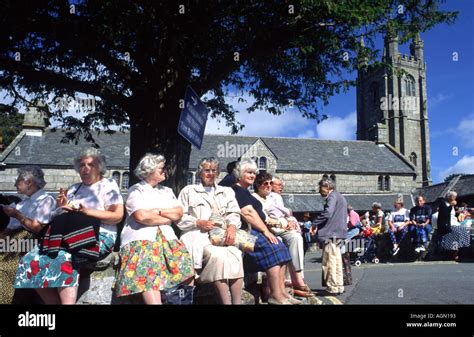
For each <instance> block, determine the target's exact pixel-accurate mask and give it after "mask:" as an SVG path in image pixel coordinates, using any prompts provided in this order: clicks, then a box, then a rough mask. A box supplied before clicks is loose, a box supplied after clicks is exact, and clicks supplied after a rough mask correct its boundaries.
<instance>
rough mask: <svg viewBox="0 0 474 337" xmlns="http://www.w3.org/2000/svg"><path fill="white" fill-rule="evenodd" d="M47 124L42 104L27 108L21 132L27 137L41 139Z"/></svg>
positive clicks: (46, 116) (38, 103)
mask: <svg viewBox="0 0 474 337" xmlns="http://www.w3.org/2000/svg"><path fill="white" fill-rule="evenodd" d="M47 123H48V115H47V113H46V111H45V109H44V104H43V103H42V102H37V103H35V104H31V105H29V106H28V108H27V111H26V113H25V118H24V120H23V131H25V134H26V135H27V136H35V137H41V136H42V135H43V132H44V130H45V129H46V126H47Z"/></svg>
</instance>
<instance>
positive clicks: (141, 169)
mask: <svg viewBox="0 0 474 337" xmlns="http://www.w3.org/2000/svg"><path fill="white" fill-rule="evenodd" d="M164 162H166V159H165V157H163V156H162V155H156V154H151V153H147V154H145V155H144V156H143V158H142V159H140V161H139V162H138V165H137V167H136V168H135V171H134V173H135V175H136V176H137V177H138V178H139V179H141V180H145V179H146V178H147V177H148V176H149V175H150V174H151V173H152V172H153V171H155V170H156V167H157V166H158V165H159V164H161V163H164Z"/></svg>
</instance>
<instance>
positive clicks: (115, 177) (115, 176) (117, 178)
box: [112, 171, 120, 186]
mask: <svg viewBox="0 0 474 337" xmlns="http://www.w3.org/2000/svg"><path fill="white" fill-rule="evenodd" d="M112 179H113V180H115V182H116V183H117V185H118V186H120V172H118V171H114V172H113V173H112Z"/></svg>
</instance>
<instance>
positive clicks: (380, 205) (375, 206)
mask: <svg viewBox="0 0 474 337" xmlns="http://www.w3.org/2000/svg"><path fill="white" fill-rule="evenodd" d="M372 208H378V209H381V208H382V204H381V203H380V202H377V201H375V202H373V203H372Z"/></svg>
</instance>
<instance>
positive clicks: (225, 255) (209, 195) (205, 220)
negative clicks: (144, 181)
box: [178, 158, 244, 304]
mask: <svg viewBox="0 0 474 337" xmlns="http://www.w3.org/2000/svg"><path fill="white" fill-rule="evenodd" d="M198 173H199V175H200V177H201V184H199V185H189V186H186V187H185V188H183V190H182V191H181V193H180V194H179V197H178V199H179V201H180V202H181V204H182V205H183V208H184V215H183V218H182V219H181V221H180V222H179V223H178V227H179V228H180V229H181V230H182V231H183V233H182V235H181V240H183V242H184V243H185V245H186V247H187V248H188V250H189V252H190V253H191V256H192V258H193V261H194V268H195V269H196V274H197V277H198V279H197V280H198V281H199V282H201V283H213V284H214V286H215V288H216V290H217V292H218V295H219V299H220V302H221V303H222V304H240V302H241V292H242V285H243V277H244V270H243V265H242V252H241V251H240V250H239V249H237V248H236V247H233V246H232V245H233V244H234V241H235V237H236V232H237V229H238V228H240V225H241V222H240V208H239V205H238V204H237V200H236V199H235V195H234V191H232V189H231V188H229V187H223V186H220V185H217V184H216V178H217V177H218V176H219V162H218V161H217V159H215V158H204V159H202V160H201V161H200V163H199V169H198ZM218 222H224V224H222V225H226V226H227V227H226V230H225V233H224V238H225V240H224V246H222V247H219V246H214V245H212V243H211V241H210V239H209V232H210V231H212V230H213V229H215V228H216V226H217V225H218ZM229 292H230V296H229Z"/></svg>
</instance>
